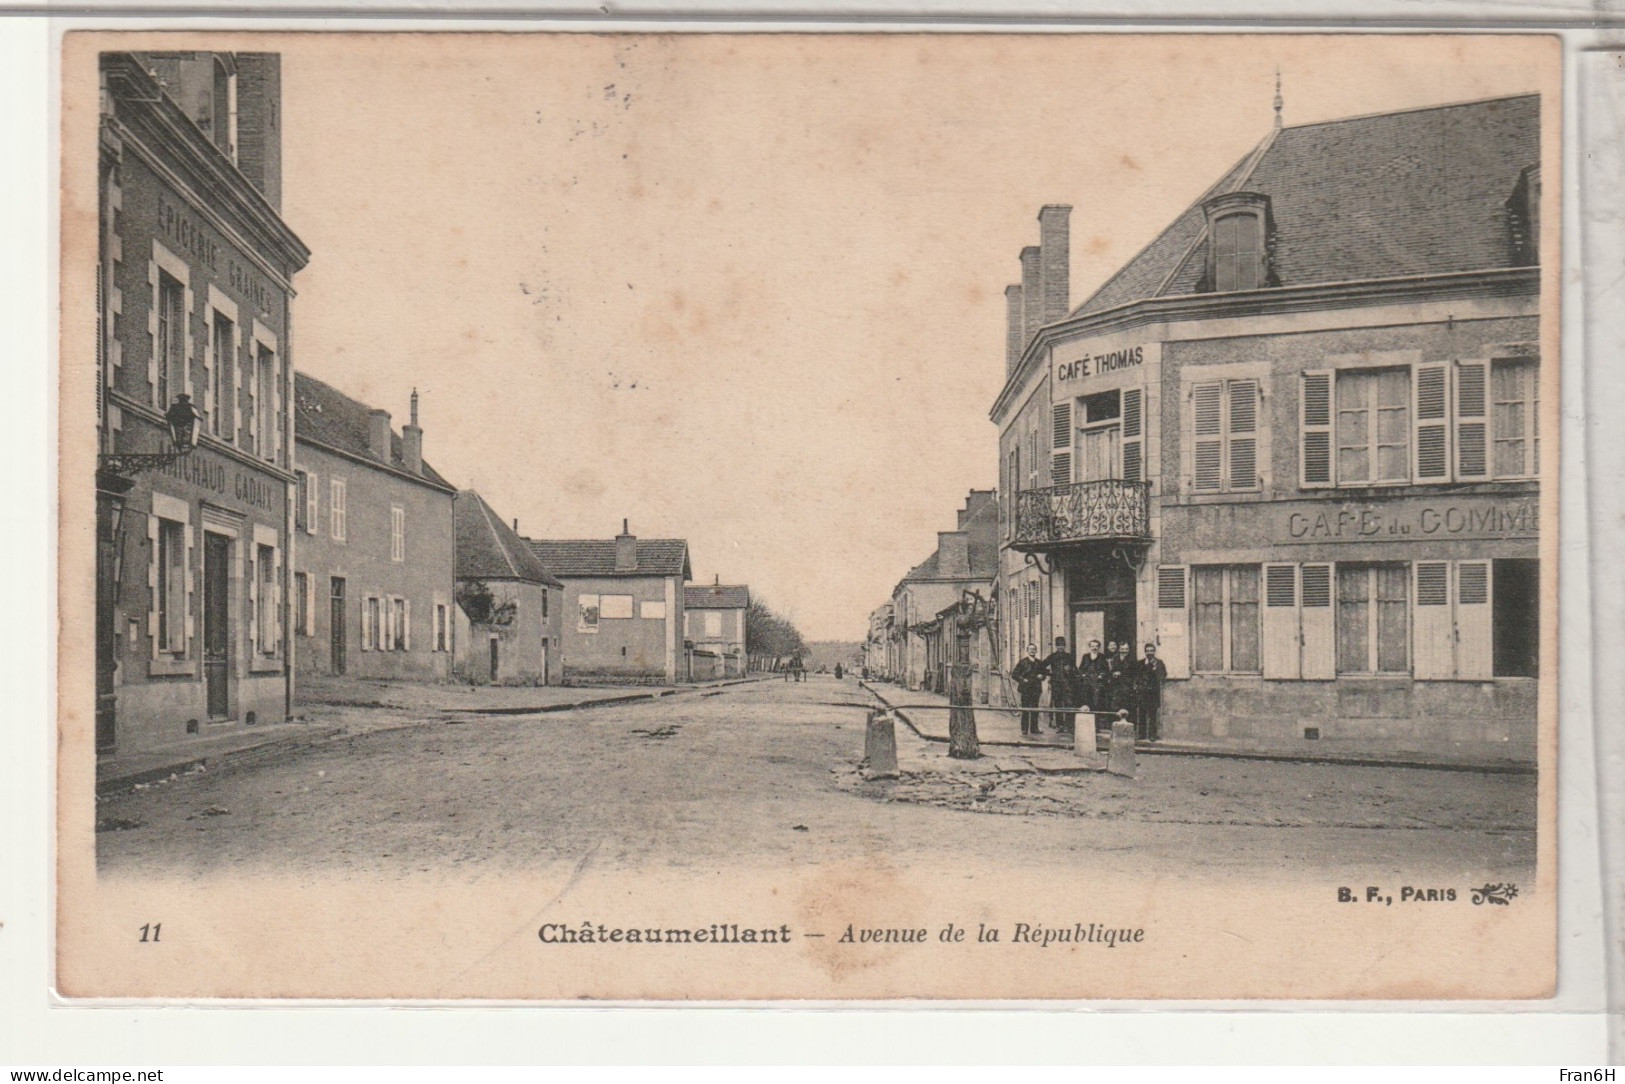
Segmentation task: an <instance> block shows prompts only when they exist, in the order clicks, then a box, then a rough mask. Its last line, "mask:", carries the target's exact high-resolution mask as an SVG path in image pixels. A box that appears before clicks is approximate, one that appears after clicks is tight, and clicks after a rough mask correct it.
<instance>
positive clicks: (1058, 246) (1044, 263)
mask: <svg viewBox="0 0 1625 1084" xmlns="http://www.w3.org/2000/svg"><path fill="white" fill-rule="evenodd" d="M1071 218H1072V208H1071V207H1069V206H1067V205H1066V204H1064V203H1049V204H1045V205H1044V207H1043V209H1042V210H1040V211H1039V212H1038V251H1039V253H1040V254H1041V255H1040V257H1039V278H1040V280H1041V281H1042V282H1043V284H1044V285H1043V294H1044V300H1043V308H1042V311H1043V323H1046V324H1053V323H1055V322H1056V321H1057V320H1065V319H1066V314H1067V312H1068V310H1069V309H1070V307H1071V299H1072V256H1071V248H1072V242H1071V232H1072V228H1071V225H1070V220H1071Z"/></svg>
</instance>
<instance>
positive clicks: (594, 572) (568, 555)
mask: <svg viewBox="0 0 1625 1084" xmlns="http://www.w3.org/2000/svg"><path fill="white" fill-rule="evenodd" d="M525 541H526V542H528V543H529V544H530V550H531V552H532V553H534V554H535V555H536V557H537V558H538V559H539V560H540V561H541V562H542V564H543V565H545V566H546V567H547V569H548V571H550V572H552V573H553V574H554V575H555V576H681V577H683V578H684V579H685V580H686V579H688V578H689V577H690V576H692V575H693V573H692V572H691V571H690V570H689V564H688V543H687V542H686V541H685V540H683V539H681V538H640V539H638V540H637V542H638V567H637V568H635V569H630V570H617V569H616V568H615V540H614V539H613V538H527V539H526V540H525Z"/></svg>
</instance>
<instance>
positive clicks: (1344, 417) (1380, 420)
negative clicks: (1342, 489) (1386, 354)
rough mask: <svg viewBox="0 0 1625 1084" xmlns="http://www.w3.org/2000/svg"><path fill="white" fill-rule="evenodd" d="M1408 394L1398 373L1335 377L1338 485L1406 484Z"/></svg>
mask: <svg viewBox="0 0 1625 1084" xmlns="http://www.w3.org/2000/svg"><path fill="white" fill-rule="evenodd" d="M1410 390H1411V382H1410V373H1409V371H1408V370H1406V369H1403V368H1399V369H1363V370H1352V371H1348V372H1342V373H1339V374H1338V375H1337V478H1338V481H1339V482H1342V483H1344V484H1349V485H1354V484H1359V483H1362V482H1394V483H1399V482H1406V481H1409V479H1410V473H1411V452H1410V432H1411V422H1410Z"/></svg>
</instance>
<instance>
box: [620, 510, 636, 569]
mask: <svg viewBox="0 0 1625 1084" xmlns="http://www.w3.org/2000/svg"><path fill="white" fill-rule="evenodd" d="M637 567H638V537H637V535H635V534H633V533H632V528H631V525H630V524H629V523H628V522H627V521H626V520H624V519H623V520H621V533H620V534H618V535H616V536H615V571H616V572H635V571H636V570H637Z"/></svg>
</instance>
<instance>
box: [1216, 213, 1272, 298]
mask: <svg viewBox="0 0 1625 1084" xmlns="http://www.w3.org/2000/svg"><path fill="white" fill-rule="evenodd" d="M1262 285H1264V230H1263V222H1262V221H1261V220H1260V219H1259V217H1258V216H1257V215H1256V214H1251V213H1243V214H1230V215H1225V216H1223V217H1222V218H1220V219H1218V220H1217V221H1216V222H1214V224H1213V288H1214V289H1215V290H1218V291H1220V292H1225V291H1229V290H1256V289H1258V288H1259V287H1260V286H1262Z"/></svg>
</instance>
